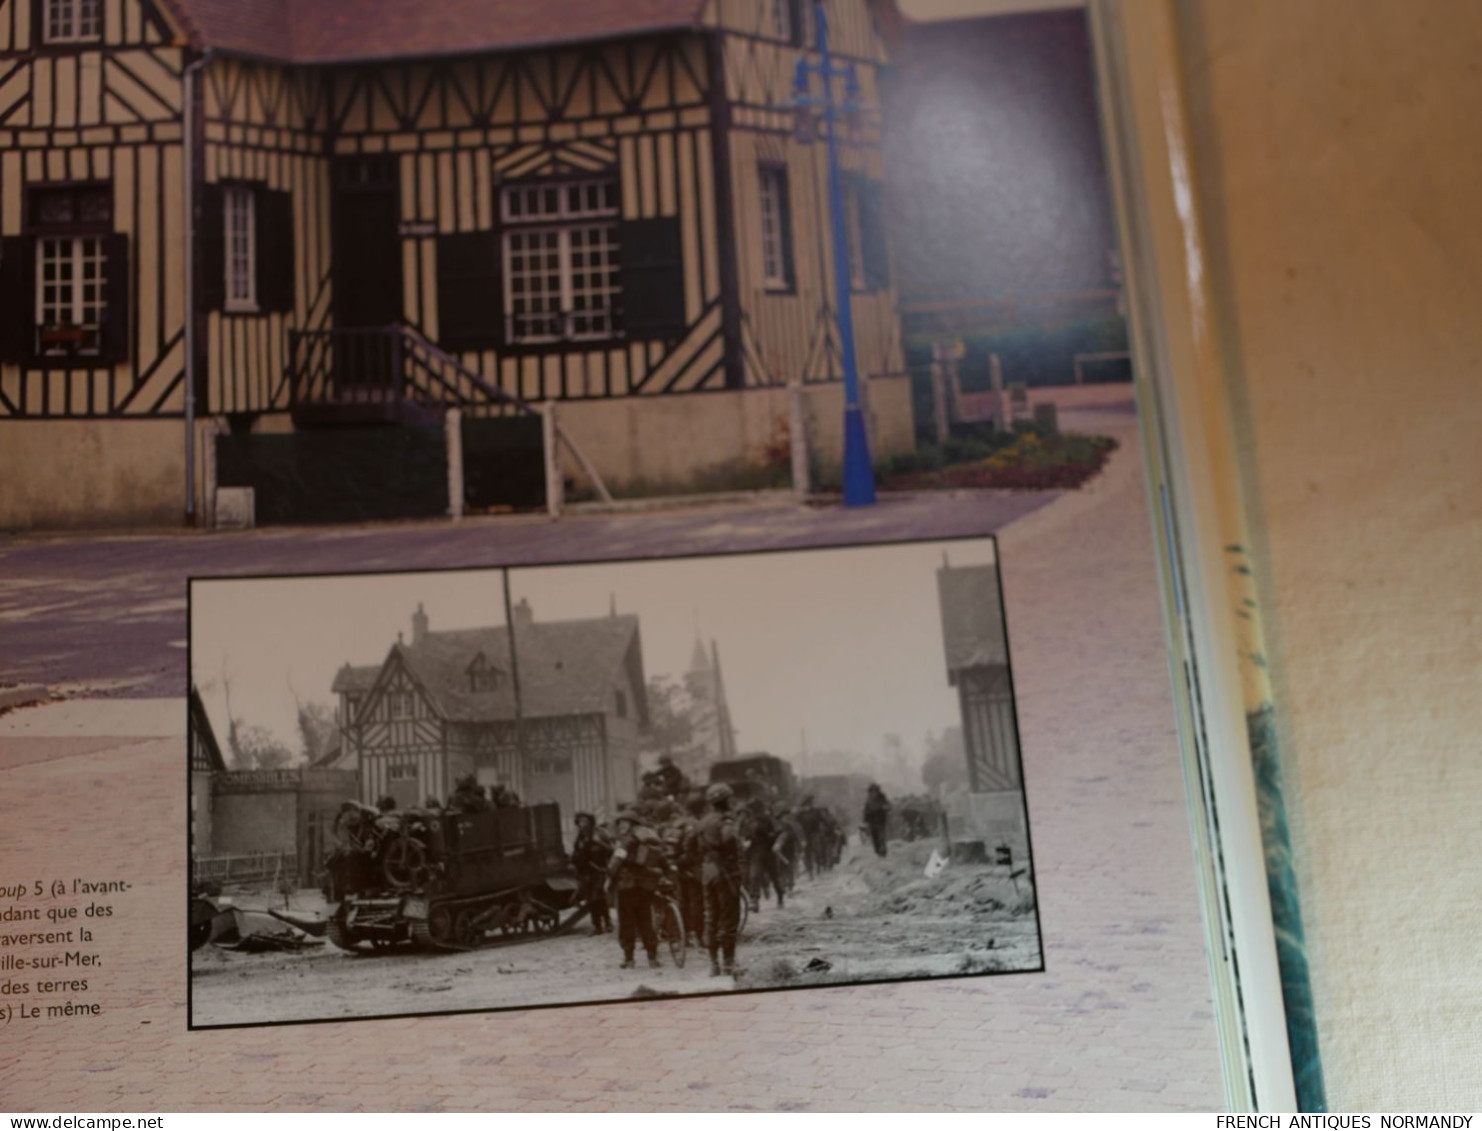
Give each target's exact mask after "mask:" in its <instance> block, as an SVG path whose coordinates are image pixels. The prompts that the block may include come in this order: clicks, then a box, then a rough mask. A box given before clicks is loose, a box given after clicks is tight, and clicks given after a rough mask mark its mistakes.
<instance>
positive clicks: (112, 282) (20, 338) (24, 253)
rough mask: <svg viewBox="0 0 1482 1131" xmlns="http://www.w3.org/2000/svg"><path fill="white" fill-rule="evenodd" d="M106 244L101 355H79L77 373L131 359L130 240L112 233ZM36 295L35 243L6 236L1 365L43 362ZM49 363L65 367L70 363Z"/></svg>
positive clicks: (0, 259)
mask: <svg viewBox="0 0 1482 1131" xmlns="http://www.w3.org/2000/svg"><path fill="white" fill-rule="evenodd" d="M102 240H103V255H104V265H103V272H104V279H105V283H104V294H103V301H104V306H105V309H104V314H103V326H102V328H101V333H100V335H99V342H98V352H97V353H96V354H93V355H87V356H81V357H78V358H77V359H76V366H77V368H79V369H86V368H88V367H89V366H93V365H118V364H121V363H122V362H125V361H128V360H129V279H130V274H129V237H128V236H126V235H123V234H122V233H119V232H110V233H109V234H107V235H105V236H103V237H102ZM36 297H37V296H36V240H35V238H33V237H31V236H7V237H6V238H5V239H3V240H0V361H10V362H17V363H20V364H27V363H30V362H36V361H40V360H42V359H41V358H39V357H38V356H37V352H36ZM45 360H46V361H47V363H48V364H62V365H66V364H69V361H70V359H66V358H47V359H45Z"/></svg>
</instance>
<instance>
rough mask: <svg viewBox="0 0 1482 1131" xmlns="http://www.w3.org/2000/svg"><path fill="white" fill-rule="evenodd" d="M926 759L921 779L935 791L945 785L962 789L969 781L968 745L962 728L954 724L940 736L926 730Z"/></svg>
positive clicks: (922, 766) (927, 786)
mask: <svg viewBox="0 0 1482 1131" xmlns="http://www.w3.org/2000/svg"><path fill="white" fill-rule="evenodd" d="M925 746H926V761H924V762H923V763H922V764H921V780H922V781H923V782H924V783H925V784H926V788H927V789H929V790H931V791H932V792H933V793H935V792H937V790H938V789H940V788H941V787H943V786H945V787H946V788H948V789H960V788H962V787H964V786H966V785H967V784H968V782H967V747H966V746H965V745H964V744H963V741H962V728H961V727H957V726H953V727H948V728H947V729H946V730H944V731H942V735H941V737H940V738H938V737H937V736H936V735H935V734H933V733H932V732H931V731H927V732H926V743H925Z"/></svg>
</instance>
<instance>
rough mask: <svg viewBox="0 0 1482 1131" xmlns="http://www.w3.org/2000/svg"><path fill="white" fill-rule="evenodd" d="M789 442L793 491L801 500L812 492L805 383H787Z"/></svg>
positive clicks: (796, 381) (795, 381) (794, 381)
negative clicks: (804, 394) (804, 397)
mask: <svg viewBox="0 0 1482 1131" xmlns="http://www.w3.org/2000/svg"><path fill="white" fill-rule="evenodd" d="M787 417H788V420H787V440H788V447H789V448H790V449H791V453H790V454H791V455H792V489H793V493H794V494H796V495H797V496H798V497H799V498H803V497H805V496H807V495H808V494H809V493H810V492H811V491H812V486H813V485H812V484H811V483H810V482H809V479H808V413H807V409H806V407H805V406H804V404H803V383H802V382H801V381H798V380H793V381H789V382H788V383H787Z"/></svg>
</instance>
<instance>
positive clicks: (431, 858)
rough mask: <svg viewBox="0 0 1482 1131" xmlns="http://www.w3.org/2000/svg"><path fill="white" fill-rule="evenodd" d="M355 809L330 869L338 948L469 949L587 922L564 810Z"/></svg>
mask: <svg viewBox="0 0 1482 1131" xmlns="http://www.w3.org/2000/svg"><path fill="white" fill-rule="evenodd" d="M357 809H358V810H359V811H357V812H353V815H352V813H351V812H350V811H349V807H348V806H347V814H346V815H348V816H351V817H352V819H350V820H349V821H342V822H341V823H340V825H339V826H338V828H339V831H340V834H341V845H340V847H339V848H338V849H337V850H336V851H335V852H334V853H333V855H332V856H331V857H330V860H329V864H328V867H329V879H330V896H331V899H334V900H338V904H339V905H338V907H337V908H336V910H335V912H334V914H333V916H332V917H331V919H330V923H329V938H330V941H331V942H333V943H334V944H335V945H336V946H338V947H341V948H343V949H345V950H353V949H356V948H358V947H361V946H362V945H367V946H371V947H376V948H381V947H392V946H397V945H401V944H408V943H410V944H415V945H417V946H419V947H423V948H426V949H452V950H468V949H473V948H475V947H480V946H489V945H494V944H496V943H501V942H510V941H516V940H519V939H522V938H530V937H534V936H539V935H550V934H555V933H557V932H558V931H560V930H562V929H563V928H564V927H566V926H568V925H570V923H571V922H572V921H573V920H574V919H575V918H576V917H577V916H579V915H580V914H581V910H582V909H581V908H580V907H577V906H575V902H576V893H577V889H578V884H577V881H576V878H575V876H574V875H573V873H572V871H571V865H570V860H569V859H568V858H567V856H566V853H565V850H564V848H563V846H562V841H561V813H560V809H559V807H558V806H556V805H531V806H527V807H520V808H502V809H488V810H483V811H479V812H473V813H459V812H453V811H441V810H426V809H422V810H406V811H402V812H393V813H389V814H379V815H377V814H374V813H367V812H365V811H364V810H363V807H357Z"/></svg>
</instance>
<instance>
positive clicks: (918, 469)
mask: <svg viewBox="0 0 1482 1131" xmlns="http://www.w3.org/2000/svg"><path fill="white" fill-rule="evenodd" d="M1116 447H1117V442H1116V441H1115V440H1113V439H1112V438H1111V437H1109V436H1086V435H1083V434H1081V433H1079V432H1065V433H1051V434H1048V435H1046V434H1042V433H1039V432H1035V431H1024V432H1018V433H1015V434H1013V435H1012V436H1010V435H1008V434H1004V435H1002V436H1000V437H997V438H995V440H993V441H987V442H982V443H977V444H968V445H963V444H956V445H954V444H951V443H949V444H948V445H947V447H946V448H945V449H940V448H927V449H923V450H922V451H920V452H917V453H911V454H910V455H908V456H905V457H898V458H897V459H895V460H892V461H890V462H889V463H888V464H887V465H886V466H884V467H882V468H881V469H880V478H879V485H880V489H881V490H882V491H932V490H942V489H950V488H954V487H955V488H964V487H994V488H999V489H1003V490H1013V491H1043V490H1072V489H1074V488H1076V487H1079V486H1080V485H1081V484H1083V483H1085V482H1086V480H1088V479H1090V478H1091V477H1092V476H1093V475H1095V474H1096V473H1097V472H1098V471H1100V470H1101V469H1102V467H1104V466H1105V465H1106V461H1107V458H1108V457H1109V456H1110V455H1111V453H1112V452H1113V451H1115V450H1116Z"/></svg>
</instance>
